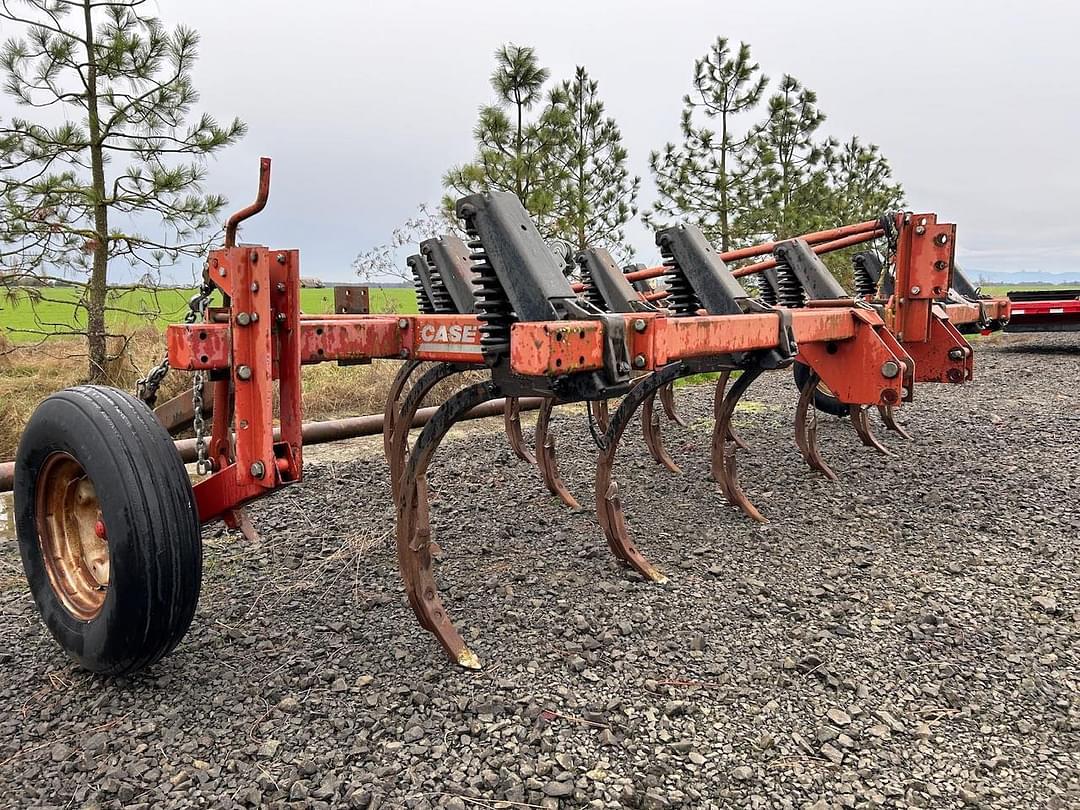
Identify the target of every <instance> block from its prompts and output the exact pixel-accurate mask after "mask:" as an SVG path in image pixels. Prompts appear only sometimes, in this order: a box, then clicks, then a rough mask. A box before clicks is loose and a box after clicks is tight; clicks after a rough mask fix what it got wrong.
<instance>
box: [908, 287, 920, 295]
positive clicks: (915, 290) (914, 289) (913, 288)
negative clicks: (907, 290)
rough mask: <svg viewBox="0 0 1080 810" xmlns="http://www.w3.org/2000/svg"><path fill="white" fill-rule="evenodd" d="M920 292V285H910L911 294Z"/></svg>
mask: <svg viewBox="0 0 1080 810" xmlns="http://www.w3.org/2000/svg"><path fill="white" fill-rule="evenodd" d="M921 292H922V287H912V288H911V294H912V295H918V294H919V293H921Z"/></svg>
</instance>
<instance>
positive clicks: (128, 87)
mask: <svg viewBox="0 0 1080 810" xmlns="http://www.w3.org/2000/svg"><path fill="white" fill-rule="evenodd" d="M144 3H145V0H119V1H118V2H105V1H104V0H23V1H22V2H21V3H19V4H18V7H16V5H15V4H14V3H10V2H5V3H3V4H2V6H0V20H3V21H5V22H6V23H7V24H8V25H9V26H19V27H21V28H22V29H23V36H22V37H15V38H12V39H9V40H8V41H7V42H6V43H5V44H4V46H3V49H2V51H0V72H2V73H3V75H4V91H5V92H6V93H8V94H9V95H10V96H12V97H14V98H15V100H16V102H17V103H19V104H20V105H23V106H27V107H31V108H34V109H35V110H37V109H39V108H53V109H55V110H56V111H57V112H60V113H62V114H61V115H59V116H57V115H51V114H48V113H43V114H42V119H43V120H42V121H41V122H38V121H33V120H29V119H23V118H12V119H11V120H10V121H9V122H8V123H7V125H5V126H2V127H0V199H2V200H3V212H2V216H0V253H2V256H3V263H4V265H6V267H7V268H8V269H9V270H12V271H13V272H15V273H18V274H24V275H35V276H38V277H40V276H43V275H47V274H48V273H50V272H56V273H59V274H60V275H64V276H67V277H68V278H67V280H68V281H70V276H72V275H74V276H76V277H82V278H86V277H87V276H88V278H86V281H85V282H84V284H83V289H82V295H81V298H80V307H81V308H82V309H83V310H84V311H85V315H86V325H85V334H86V337H87V345H88V353H89V378H90V379H91V380H92V381H97V380H101V379H102V378H103V375H104V365H105V361H106V338H107V336H108V332H107V328H106V323H105V316H106V310H107V309H108V300H107V297H108V296H107V293H108V272H109V267H110V262H112V261H114V260H116V259H124V260H126V261H128V262H130V263H131V265H132V266H133V267H135V268H138V269H144V270H145V269H149V270H159V269H160V268H161V266H162V265H163V264H164V263H166V262H169V261H175V260H176V259H177V258H178V257H179V256H181V255H192V256H197V255H200V254H202V253H203V252H204V250H205V248H206V244H207V241H208V240H207V239H206V238H205V237H204V236H203V234H205V233H206V232H207V231H208V230H210V229H211V228H212V227H213V226H214V225H215V223H216V220H217V217H218V215H219V213H220V212H221V210H222V207H223V206H224V205H225V200H224V198H223V197H221V196H220V195H216V194H204V193H203V189H202V184H203V180H204V177H205V169H204V165H205V160H206V158H207V157H208V156H209V155H212V154H214V153H215V152H217V151H219V150H220V149H222V148H223V147H225V146H228V145H229V144H231V143H233V142H235V141H236V140H237V139H238V138H240V137H241V136H242V135H243V134H244V131H245V126H244V124H243V123H241V122H240V121H239V120H238V119H237V120H234V121H232V122H231V123H229V124H226V125H224V126H222V125H219V124H218V123H217V122H216V121H215V120H214V119H213V118H211V117H210V116H209V115H205V114H204V115H200V116H198V117H195V118H194V120H193V121H192V122H190V123H189V121H188V117H189V115H190V114H191V109H192V105H193V104H195V102H197V101H198V99H199V95H198V92H197V91H196V90H195V88H194V86H193V85H192V82H191V69H192V67H193V65H194V63H195V60H196V58H197V56H198V44H199V37H198V34H196V33H195V32H194V31H192V30H191V29H188V28H185V27H183V26H178V27H177V28H175V29H174V30H173V31H171V32H169V31H167V30H165V28H164V27H163V26H162V24H161V23H160V22H159V21H158V20H157V19H155V18H153V17H150V16H147V15H146V14H144V13H143V12H142V10H141V9H140V8H139V7H140V6H142V5H144ZM16 8H18V10H15V9H16ZM57 119H60V120H61V121H62V123H57V124H54V123H51V121H55V120H57ZM45 121H49V122H50V123H45ZM151 225H154V227H153V229H152V230H153V231H154V235H150V234H149V232H148V231H147V230H144V229H148V228H150V226H151Z"/></svg>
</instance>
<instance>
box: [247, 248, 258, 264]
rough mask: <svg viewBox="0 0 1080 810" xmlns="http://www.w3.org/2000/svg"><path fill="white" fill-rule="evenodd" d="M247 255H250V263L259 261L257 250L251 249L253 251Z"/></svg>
mask: <svg viewBox="0 0 1080 810" xmlns="http://www.w3.org/2000/svg"><path fill="white" fill-rule="evenodd" d="M249 255H250V256H251V263H252V264H258V262H259V253H258V251H255V250H253V251H251V253H250V254H249Z"/></svg>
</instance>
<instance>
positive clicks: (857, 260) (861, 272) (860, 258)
mask: <svg viewBox="0 0 1080 810" xmlns="http://www.w3.org/2000/svg"><path fill="white" fill-rule="evenodd" d="M868 261H871V259H870V257H869V256H868V255H867V254H866V253H856V254H855V255H854V256H852V257H851V264H852V268H853V276H854V281H855V295H856V296H858V297H859V298H873V297H874V296H876V295H877V282H876V281H874V279H873V277H872V276H871V275H870V271H869V269H868V268H867V266H866V264H867V262H868Z"/></svg>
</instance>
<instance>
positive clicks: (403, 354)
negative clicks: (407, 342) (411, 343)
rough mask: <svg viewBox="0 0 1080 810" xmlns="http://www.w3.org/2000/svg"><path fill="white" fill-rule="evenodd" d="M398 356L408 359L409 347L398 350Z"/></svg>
mask: <svg viewBox="0 0 1080 810" xmlns="http://www.w3.org/2000/svg"><path fill="white" fill-rule="evenodd" d="M398 357H400V358H401V359H402V360H407V359H408V357H409V350H408V349H402V350H401V351H399V352H398Z"/></svg>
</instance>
